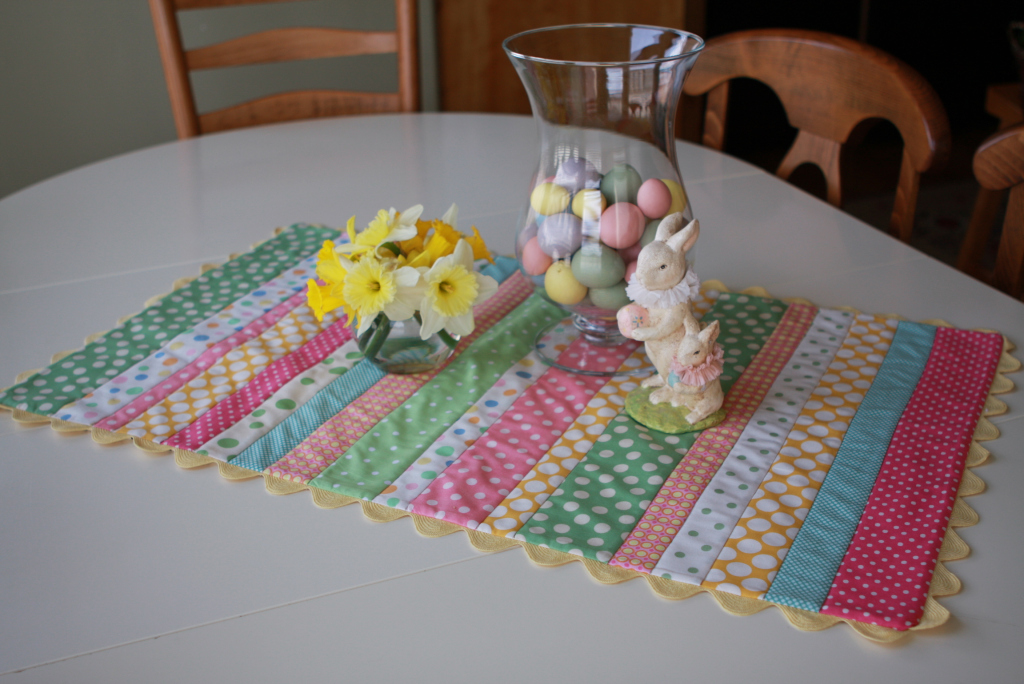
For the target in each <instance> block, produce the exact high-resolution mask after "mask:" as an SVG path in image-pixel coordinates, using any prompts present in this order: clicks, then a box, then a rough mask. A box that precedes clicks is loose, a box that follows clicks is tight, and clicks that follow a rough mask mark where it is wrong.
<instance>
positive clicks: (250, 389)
mask: <svg viewBox="0 0 1024 684" xmlns="http://www.w3.org/2000/svg"><path fill="white" fill-rule="evenodd" d="M350 339H352V326H350V325H349V322H348V318H346V317H344V316H342V317H341V319H340V320H338V321H335V322H334V323H333V324H332V325H331V326H330V327H328V328H327V330H324V331H323V332H322V333H320V334H319V335H317V336H316V337H314V338H313V339H312V340H310V341H309V342H308V343H307V344H305V345H303V346H301V347H299V348H298V349H296V350H295V351H293V352H291V353H290V354H288V355H286V356H282V357H281V358H279V359H277V360H276V361H274V362H273V363H271V364H270V365H269V366H267V367H266V369H264V370H263V371H262V372H261V373H259V374H258V375H256V377H254V378H253V379H252V380H251V381H250V382H249V384H247V385H246V386H245V387H243V388H241V389H240V390H238V391H237V392H235V393H233V394H232V395H231V396H229V397H228V398H227V399H225V400H224V401H222V402H220V403H218V404H216V405H215V406H213V407H212V408H211V409H210V410H209V411H207V412H206V413H204V414H203V415H202V416H200V417H199V418H197V419H196V420H195V421H194V422H193V423H192V424H191V425H189V426H188V427H187V428H185V429H184V430H182V431H181V432H179V433H178V434H176V435H174V436H173V437H171V438H170V439H168V440H167V442H166V444H167V445H168V446H173V447H178V448H180V449H198V448H199V447H201V446H202V445H203V444H205V443H206V442H207V441H209V440H210V439H211V438H212V437H214V436H215V435H217V434H218V433H220V432H223V431H224V430H227V429H228V428H229V427H231V426H232V425H234V424H235V423H237V422H238V421H240V420H241V419H242V418H244V417H245V415H246V414H247V413H249V412H250V411H252V410H253V409H255V408H256V407H257V406H259V405H260V403H261V402H263V400H265V399H266V398H267V397H269V396H270V395H272V394H273V393H274V392H276V391H277V390H279V389H281V387H283V386H284V385H285V384H287V383H288V381H290V380H291V379H292V378H294V377H295V376H296V375H299V374H300V373H302V372H303V371H305V370H307V369H309V368H310V367H312V366H314V365H316V364H318V363H320V362H321V361H323V360H324V359H325V358H327V355H328V354H330V353H331V352H332V351H333V350H335V349H337V348H338V346H339V345H341V344H344V343H345V342H346V341H348V340H350Z"/></svg>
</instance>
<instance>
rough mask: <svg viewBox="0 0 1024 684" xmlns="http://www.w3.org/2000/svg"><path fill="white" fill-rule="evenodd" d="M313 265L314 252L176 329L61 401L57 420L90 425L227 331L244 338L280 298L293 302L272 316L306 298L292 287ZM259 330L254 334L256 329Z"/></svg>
mask: <svg viewBox="0 0 1024 684" xmlns="http://www.w3.org/2000/svg"><path fill="white" fill-rule="evenodd" d="M315 267H316V259H315V258H312V257H311V258H308V259H303V260H302V261H300V262H299V264H298V266H296V267H294V268H291V269H288V270H287V271H285V272H284V273H282V274H281V275H279V276H277V277H276V278H273V279H272V280H270V281H269V282H267V283H264V284H263V285H261V286H260V287H259V288H257V289H256V290H254V291H252V292H250V293H249V294H247V295H246V296H244V297H242V298H241V299H239V300H237V301H235V302H232V303H231V305H230V306H228V307H227V308H225V309H224V310H223V311H220V312H218V313H216V314H214V315H213V316H210V317H209V318H207V319H206V320H204V321H202V322H200V323H197V324H196V325H195V326H193V327H192V328H191V329H189V330H186V331H185V332H184V333H182V334H180V335H176V336H175V337H174V338H173V339H171V340H170V342H168V343H167V344H164V345H163V346H162V347H160V350H159V351H157V352H155V353H153V354H150V355H149V356H147V357H146V358H145V359H143V360H142V361H140V362H138V363H136V364H135V365H133V366H132V367H131V368H129V369H128V370H126V371H124V372H123V373H120V374H119V375H117V376H116V377H115V378H113V379H112V380H110V381H109V382H107V383H105V384H103V385H101V386H100V387H98V388H97V389H96V390H95V391H93V392H90V393H89V394H87V395H86V396H84V397H82V398H81V399H79V400H78V401H75V402H72V403H70V404H68V405H67V406H64V407H62V408H61V409H60V410H58V411H57V415H58V416H60V418H61V420H69V421H71V422H74V423H80V424H82V425H95V424H96V423H98V422H99V421H100V420H102V419H103V418H106V417H107V416H109V415H111V414H113V413H115V412H117V411H118V410H120V409H122V408H124V407H126V406H127V405H128V404H129V403H132V402H133V398H135V399H138V398H139V396H138V395H140V394H142V393H143V392H147V391H148V390H151V389H152V388H153V387H155V386H157V385H158V384H160V383H161V382H163V381H164V380H166V379H167V378H169V377H170V375H171V374H172V373H176V372H178V371H179V370H181V369H182V368H184V367H185V366H187V365H188V364H190V363H192V362H193V361H195V360H196V359H197V358H198V357H199V356H200V355H201V354H202V353H203V352H205V351H206V350H207V349H208V348H210V347H211V346H213V345H214V344H216V343H218V342H220V341H221V340H223V339H225V338H226V337H229V336H231V337H232V338H233V339H235V340H237V341H236V342H234V343H232V344H231V346H232V347H235V346H238V345H239V344H241V343H242V342H244V341H245V340H247V339H249V337H244V338H239V337H238V334H239V333H242V332H243V331H245V330H247V329H248V328H247V327H248V326H249V325H250V324H251V323H253V322H254V321H256V320H258V319H260V318H261V317H264V316H266V315H267V314H268V313H270V312H272V311H278V309H280V304H281V303H282V302H285V301H289V300H290V301H291V302H292V304H291V306H290V307H289V309H287V310H284V311H280V313H279V315H278V316H277V318H280V317H281V316H283V315H284V314H285V313H287V311H288V310H290V309H294V308H295V307H296V306H298V305H299V304H301V303H302V302H303V301H305V295H303V296H301V297H296V293H297V292H302V291H303V290H304V289H305V287H306V284H305V283H306V280H307V279H308V278H309V276H310V274H311V273H313V272H314V269H315ZM274 320H276V319H274ZM259 332H262V330H260V331H259ZM259 332H257V333H254V334H259ZM250 336H252V335H250ZM153 403H155V400H154V401H153V402H152V403H149V404H147V405H145V406H144V407H142V409H141V410H140V409H139V407H138V406H136V407H135V409H134V411H132V412H130V413H131V414H134V415H138V414H139V413H141V411H144V410H145V409H147V408H149V407H150V406H152V405H153ZM128 420H129V419H125V420H121V421H120V422H118V421H116V420H114V421H107V422H105V423H104V424H103V427H104V428H106V429H107V430H116V429H117V428H119V427H121V426H122V425H124V424H125V423H127V422H128Z"/></svg>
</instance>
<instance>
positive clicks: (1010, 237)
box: [974, 124, 1024, 297]
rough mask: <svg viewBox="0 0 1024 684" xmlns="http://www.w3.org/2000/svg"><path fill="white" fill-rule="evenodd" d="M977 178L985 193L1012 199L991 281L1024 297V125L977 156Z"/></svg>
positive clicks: (1000, 136) (995, 138) (991, 141)
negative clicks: (1000, 193) (1006, 194)
mask: <svg viewBox="0 0 1024 684" xmlns="http://www.w3.org/2000/svg"><path fill="white" fill-rule="evenodd" d="M974 177H975V178H977V179H978V183H979V184H980V185H981V187H982V188H985V189H986V190H1006V189H1007V188H1009V190H1010V193H1009V194H1010V196H1009V199H1008V201H1007V205H1006V218H1004V219H1003V234H1002V237H1000V238H999V251H998V252H997V253H996V267H995V270H994V271H993V273H992V274H991V276H989V277H987V278H986V279H987V280H989V281H990V282H991V283H992V284H993V285H994V286H995V287H997V288H999V289H1000V290H1002V291H1003V292H1006V293H1007V294H1009V295H1010V296H1012V297H1021V296H1022V295H1024V124H1017V125H1016V126H1013V127H1012V128H1008V129H1006V130H1004V131H1001V132H999V133H996V134H995V135H993V136H992V137H990V138H988V139H987V140H986V141H985V142H983V143H982V144H981V146H980V147H979V148H978V151H977V152H975V153H974Z"/></svg>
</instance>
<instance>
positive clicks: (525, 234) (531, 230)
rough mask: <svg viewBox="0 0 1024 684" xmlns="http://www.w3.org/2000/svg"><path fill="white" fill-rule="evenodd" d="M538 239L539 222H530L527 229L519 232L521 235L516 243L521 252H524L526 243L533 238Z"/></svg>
mask: <svg viewBox="0 0 1024 684" xmlns="http://www.w3.org/2000/svg"><path fill="white" fill-rule="evenodd" d="M535 237H537V222H536V221H532V220H531V221H529V222H528V223H527V224H526V227H525V228H523V229H522V230H521V231H519V235H518V236H517V237H516V243H517V244H518V245H519V250H520V251H522V249H523V247H525V246H526V243H527V242H529V241H530V240H531V239H532V238H535Z"/></svg>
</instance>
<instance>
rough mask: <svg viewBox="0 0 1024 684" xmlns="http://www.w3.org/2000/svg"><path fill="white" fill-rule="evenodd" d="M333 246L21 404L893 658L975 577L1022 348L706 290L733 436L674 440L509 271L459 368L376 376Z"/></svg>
mask: <svg viewBox="0 0 1024 684" xmlns="http://www.w3.org/2000/svg"><path fill="white" fill-rule="evenodd" d="M339 237H340V236H339V233H338V232H337V231H334V230H331V229H328V228H324V227H318V226H307V225H296V226H292V227H291V228H289V229H287V230H282V231H280V232H279V233H278V234H277V235H276V236H275V237H274V238H272V239H270V240H268V241H266V242H264V243H262V244H260V245H258V246H256V247H255V248H253V249H252V250H251V251H249V252H247V253H245V254H242V255H238V256H236V257H234V258H232V259H231V260H230V261H228V262H227V263H226V264H223V265H220V266H216V267H209V268H208V269H206V270H204V272H203V274H202V275H201V276H199V277H198V278H195V279H190V280H187V281H183V282H179V283H177V284H176V285H177V287H176V289H175V290H174V291H173V292H172V293H170V294H168V295H166V296H163V297H160V298H156V299H155V300H154V301H152V302H150V303H149V305H148V306H147V308H146V309H145V310H144V311H142V312H141V313H139V314H137V315H135V316H131V317H129V318H127V319H126V320H124V321H123V322H121V323H120V324H119V325H118V326H117V327H115V328H114V329H113V330H110V331H108V332H106V333H102V334H100V335H96V336H94V337H93V338H91V339H90V340H88V341H87V344H86V346H85V347H84V348H83V349H80V350H78V351H75V352H71V353H65V354H59V355H57V356H55V360H54V363H52V364H51V365H50V366H49V367H47V368H44V369H42V370H39V371H35V372H30V373H26V374H23V377H19V379H18V384H16V385H14V386H13V387H10V388H7V389H6V390H4V391H3V392H0V406H2V407H4V408H8V409H11V410H13V411H14V413H15V418H16V419H17V420H19V421H21V422H26V423H32V422H44V421H46V422H50V423H51V424H52V426H53V427H54V428H55V429H58V430H63V431H76V430H91V432H92V435H93V438H94V439H96V440H97V441H102V442H116V441H123V440H128V439H131V440H133V441H135V443H136V444H137V445H139V446H140V447H142V448H144V449H147V450H151V451H170V450H173V452H174V453H175V458H176V460H177V462H178V463H179V464H181V465H182V466H185V467H196V466H202V465H207V464H210V463H216V464H217V465H218V466H219V468H220V471H221V473H222V474H223V475H224V476H226V477H231V478H236V479H241V478H247V477H257V476H260V475H262V476H263V477H264V479H265V481H266V485H267V489H268V490H269V491H271V492H273V493H277V494H283V493H291V492H297V491H302V490H308V491H310V492H311V493H312V495H313V500H314V501H315V502H316V503H317V504H318V505H320V506H322V507H327V508H331V507H336V506H342V505H345V504H348V503H354V502H360V503H361V505H362V508H363V512H364V513H365V514H366V515H368V516H370V517H372V518H374V519H376V520H391V519H395V518H398V517H401V516H405V515H412V516H413V519H414V521H415V523H416V527H417V529H418V530H419V531H420V532H422V533H423V534H427V535H432V536H437V535H442V534H448V533H450V532H452V531H456V530H464V531H466V532H467V534H468V535H469V539H470V541H471V542H472V543H473V544H474V545H475V546H476V547H478V548H481V549H485V550H491V551H494V550H502V549H505V548H509V547H511V546H522V547H523V548H524V549H525V550H526V553H527V554H528V556H529V557H530V558H531V559H532V560H534V561H535V562H538V563H540V564H543V565H558V564H562V563H566V562H569V561H574V560H575V561H581V562H583V563H584V565H585V566H586V567H587V569H588V570H589V571H590V572H591V574H592V575H593V576H594V577H596V578H597V579H599V580H600V581H603V582H608V583H614V582H621V581H625V580H629V579H633V578H636V577H645V578H646V579H647V580H648V582H649V583H650V585H651V587H652V588H653V589H654V590H655V591H656V592H657V593H658V594H660V595H662V596H666V597H670V598H685V597H687V596H690V595H693V594H694V593H697V592H701V591H708V592H710V593H711V594H712V595H713V596H714V597H715V598H716V600H718V602H719V603H720V604H721V605H722V606H723V607H724V608H725V609H726V610H729V611H730V612H733V613H737V614H749V613H753V612H757V611H759V610H762V609H763V608H765V607H767V606H769V605H776V606H778V607H779V608H780V609H781V610H782V612H783V613H784V614H785V616H786V617H787V618H788V619H789V620H790V622H791V623H793V624H794V625H796V626H797V627H800V628H801V629H821V628H824V627H827V626H830V625H832V624H835V623H836V622H839V621H845V622H847V623H849V624H850V625H851V626H853V627H854V629H855V630H856V631H858V632H859V633H861V634H863V635H865V636H867V637H869V638H872V639H876V640H892V639H895V638H898V637H899V636H900V635H902V634H904V633H905V632H906V631H907V630H911V629H925V628H928V627H934V626H936V625H938V624H941V623H942V622H944V621H945V619H946V618H947V617H948V613H947V612H946V611H945V609H944V608H942V607H941V606H940V605H939V604H938V603H937V602H936V601H935V600H934V597H935V596H942V595H945V594H951V593H955V592H956V591H957V590H958V589H959V581H958V580H957V579H956V577H955V576H953V575H952V573H950V572H949V571H948V570H947V569H946V568H945V567H944V565H943V564H942V562H943V561H947V560H953V559H956V558H960V557H963V556H964V555H966V553H967V549H966V545H965V544H964V543H963V542H962V540H960V538H959V537H958V536H957V535H956V533H955V532H954V531H953V529H952V528H953V527H956V526H964V525H970V524H973V523H974V522H975V521H976V516H975V514H974V512H973V511H972V510H971V509H970V508H969V507H968V506H967V505H966V504H965V503H964V502H963V500H962V499H961V498H960V497H961V496H965V495H969V494H976V493H979V492H980V491H982V490H983V488H984V484H983V483H982V482H981V480H980V479H979V478H978V477H977V476H976V475H974V474H973V473H972V472H971V471H970V470H969V469H967V468H968V467H971V466H976V465H980V464H981V463H982V462H983V461H984V460H985V458H986V457H987V452H986V451H985V449H984V448H982V447H981V446H980V445H979V444H978V442H979V441H983V440H986V439H992V438H994V437H996V436H998V431H997V430H996V429H995V427H994V426H993V425H992V424H991V423H990V422H989V421H987V420H986V419H985V417H984V416H987V415H995V414H998V413H1001V412H1003V411H1005V410H1006V406H1005V404H1003V403H1002V402H1001V401H999V400H998V399H996V398H995V397H994V396H993V395H994V394H997V393H1000V392H1006V391H1009V390H1010V389H1012V387H1013V384H1012V382H1010V381H1009V380H1008V379H1007V378H1006V377H1005V376H1004V375H1003V373H1006V372H1010V371H1013V370H1016V369H1017V368H1019V365H1020V364H1019V363H1018V362H1017V361H1016V360H1015V359H1014V358H1013V357H1012V356H1010V354H1009V352H1010V351H1011V350H1012V346H1011V345H1010V343H1009V342H1008V341H1006V340H1005V339H1004V338H1003V337H1002V336H1001V335H1000V334H998V333H993V332H978V331H969V330H958V329H955V328H952V327H949V326H948V325H945V324H942V323H939V324H937V325H933V324H928V323H914V322H910V321H905V320H901V319H899V318H897V317H894V316H887V315H870V314H862V313H858V312H855V311H852V310H843V309H826V308H819V307H816V306H815V305H813V304H811V303H810V302H806V301H803V300H800V301H783V300H779V299H775V298H773V297H771V296H770V295H768V293H766V292H763V291H747V292H743V293H733V292H728V291H727V290H726V289H725V287H724V286H723V285H721V284H720V283H714V282H709V283H705V286H704V288H703V291H702V295H701V298H700V300H699V301H697V302H695V309H696V311H697V312H698V314H699V315H701V316H702V317H703V319H704V320H705V321H711V320H718V321H719V322H720V324H721V326H722V333H721V336H720V338H719V341H720V342H721V343H722V344H723V346H724V347H725V349H726V360H725V370H724V372H723V374H722V384H723V389H725V391H726V393H727V394H726V402H725V408H726V410H727V412H728V417H727V419H726V421H725V422H723V423H722V424H721V425H718V426H716V427H714V428H710V429H707V430H704V431H703V432H698V433H691V434H686V435H668V434H664V433H660V432H656V431H653V430H649V429H647V428H645V427H643V426H641V425H639V424H637V423H635V422H634V421H632V420H631V419H630V418H629V417H628V416H627V415H626V414H625V412H624V410H623V406H624V403H625V397H626V395H627V394H628V393H629V392H630V391H631V390H632V389H635V388H636V387H637V385H638V377H637V376H635V375H630V374H628V373H629V372H630V371H631V370H635V369H636V368H638V367H640V366H641V365H642V364H643V363H644V352H643V347H642V346H639V345H638V346H631V345H627V346H625V347H622V348H620V349H618V350H610V351H607V352H595V351H593V350H585V349H583V348H581V347H579V346H578V343H569V342H568V341H567V340H568V339H569V338H568V336H567V333H568V328H569V327H570V325H571V324H570V323H569V322H568V319H566V320H565V321H563V322H561V323H559V321H560V320H561V319H562V318H563V316H564V312H563V311H562V310H561V309H559V308H558V307H556V306H554V305H553V304H550V303H549V302H547V301H546V300H544V299H543V298H541V297H540V296H538V295H536V294H532V288H531V286H530V284H529V282H528V281H527V280H526V279H525V278H523V277H522V276H521V275H520V274H519V273H518V271H516V270H515V267H514V262H512V261H511V260H508V259H501V258H499V259H498V262H497V263H496V264H495V265H494V266H489V267H487V272H488V273H489V274H490V275H492V276H494V277H495V278H496V279H498V280H499V281H501V283H502V284H501V287H500V288H499V291H498V293H497V294H496V295H495V296H494V297H492V298H491V299H489V300H487V301H486V302H484V303H483V304H482V305H481V306H480V307H478V309H477V311H476V312H475V314H476V329H475V330H474V332H473V334H472V335H470V336H468V337H467V338H465V339H463V340H462V341H461V342H460V343H459V346H458V348H457V350H456V354H455V355H454V356H453V357H452V359H451V360H450V361H449V362H448V363H447V364H446V365H445V366H444V367H442V368H441V369H439V370H437V371H433V372H429V373H422V374H418V375H405V376H402V375H386V374H384V373H382V372H381V371H380V370H379V369H377V368H376V367H375V366H373V365H372V364H370V363H369V362H367V361H365V360H363V359H362V356H361V354H360V353H359V350H358V348H357V346H356V342H355V340H354V339H353V338H352V332H351V328H350V327H349V325H348V322H347V321H346V320H345V319H344V317H343V316H342V315H341V314H340V310H338V313H337V315H328V316H325V318H324V320H323V321H317V320H316V318H315V317H314V316H313V314H312V312H311V311H310V309H309V307H308V306H307V305H306V296H305V283H306V281H307V280H308V279H309V278H310V277H313V274H314V270H315V260H316V253H317V251H318V249H319V247H320V245H321V244H322V242H323V241H324V240H325V239H335V240H337V239H339ZM551 325H555V328H554V329H553V331H552V332H551V334H550V335H549V337H548V343H549V344H552V345H554V346H555V349H556V350H558V351H559V353H560V355H561V358H562V359H563V362H567V363H568V362H572V361H573V360H576V361H579V360H580V358H581V355H588V354H589V355H590V357H589V358H586V359H585V361H586V363H587V364H588V365H589V366H590V367H602V368H608V369H609V370H619V371H621V373H620V374H618V375H613V376H610V377H595V376H586V375H576V374H571V373H567V372H565V371H561V370H558V369H555V368H551V367H548V366H546V365H544V364H543V363H542V361H541V360H540V358H539V356H538V355H537V354H536V352H535V351H534V350H533V341H534V337H535V335H536V333H537V332H538V331H540V330H542V329H544V328H546V327H548V326H551Z"/></svg>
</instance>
